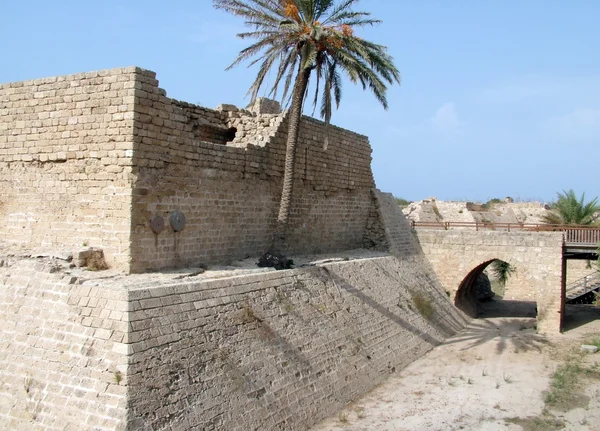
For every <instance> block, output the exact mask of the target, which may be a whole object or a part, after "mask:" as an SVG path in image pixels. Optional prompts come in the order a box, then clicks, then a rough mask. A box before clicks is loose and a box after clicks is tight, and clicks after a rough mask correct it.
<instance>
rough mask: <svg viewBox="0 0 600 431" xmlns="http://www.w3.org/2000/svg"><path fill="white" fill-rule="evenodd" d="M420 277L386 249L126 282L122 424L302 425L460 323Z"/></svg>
mask: <svg viewBox="0 0 600 431" xmlns="http://www.w3.org/2000/svg"><path fill="white" fill-rule="evenodd" d="M428 276H429V277H432V278H433V277H434V276H433V275H431V274H426V273H424V268H423V267H421V266H420V265H419V263H418V262H415V261H414V260H411V259H407V260H403V261H399V260H398V259H396V258H395V257H385V258H375V259H366V260H356V261H350V262H343V263H335V264H327V265H324V266H322V267H312V268H301V269H296V270H290V271H278V272H269V273H266V274H260V275H245V276H241V277H235V278H229V279H223V280H215V281H212V282H205V283H199V284H195V283H193V282H191V283H187V284H186V285H181V284H180V285H166V286H152V287H143V288H137V289H136V288H130V293H129V294H130V301H131V302H130V303H131V307H132V309H133V310H135V311H134V312H132V313H131V314H130V322H131V328H132V332H131V334H130V340H131V349H132V352H133V353H132V355H131V356H130V366H129V372H128V382H129V389H130V392H129V393H130V399H129V407H130V422H129V424H130V426H131V427H132V428H134V429H155V430H161V429H182V430H183V429H196V428H198V429H206V430H211V429H215V430H218V429H228V430H248V429H260V430H270V429H289V430H293V429H305V428H306V427H308V426H310V425H311V424H312V423H314V422H315V421H317V420H319V419H321V418H323V417H326V416H327V415H330V414H333V413H335V411H337V410H338V409H339V408H341V407H342V406H344V405H345V404H346V403H347V402H349V401H351V400H352V399H355V398H356V397H358V396H359V395H361V394H363V393H365V392H367V391H368V390H370V389H371V388H373V387H374V386H375V385H377V384H378V383H380V382H382V381H384V380H385V379H386V378H387V376H388V375H390V374H392V373H394V372H397V371H399V370H401V369H402V368H403V367H404V366H406V365H407V364H408V363H410V362H412V361H413V360H414V359H416V358H418V357H420V356H421V355H423V354H424V353H425V352H426V351H428V350H429V349H431V348H432V347H433V346H435V345H437V344H438V343H440V342H441V341H443V340H444V339H445V338H446V337H448V336H450V335H451V334H454V333H455V332H456V331H457V330H459V329H460V328H462V326H463V325H464V323H465V319H464V318H463V317H462V316H461V315H460V313H459V312H457V311H456V309H455V308H454V307H453V306H452V305H451V304H450V302H449V300H448V298H447V296H446V295H445V293H444V292H443V291H442V290H441V289H440V288H439V285H435V284H432V283H431V281H432V278H429V277H428ZM416 294H419V295H422V298H424V300H425V301H427V302H428V303H429V304H430V305H431V307H432V314H431V315H430V316H428V317H424V316H423V315H421V314H420V313H419V311H418V310H417V308H416V306H415V304H414V303H413V295H416ZM143 427H145V428H143Z"/></svg>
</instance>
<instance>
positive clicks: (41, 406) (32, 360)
mask: <svg viewBox="0 0 600 431" xmlns="http://www.w3.org/2000/svg"><path fill="white" fill-rule="evenodd" d="M54 271H56V267H55V266H53V265H52V264H50V263H43V262H40V261H35V260H23V261H20V262H17V263H15V264H12V265H10V266H6V264H5V266H3V267H0V308H1V309H2V312H1V313H0V328H2V330H1V331H0V381H1V384H0V429H7V430H23V431H25V430H27V431H31V430H45V431H46V430H56V431H62V430H106V431H108V430H123V429H125V424H126V412H127V411H126V407H127V387H126V386H125V384H126V381H125V380H126V371H127V343H128V336H129V335H128V331H129V329H128V325H129V324H128V321H127V316H128V314H127V312H128V303H127V292H126V291H125V290H123V289H112V288H106V287H98V286H94V285H90V284H85V283H84V284H80V280H79V279H78V278H77V277H75V276H72V275H68V274H65V273H62V272H54Z"/></svg>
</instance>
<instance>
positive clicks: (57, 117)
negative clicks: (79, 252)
mask: <svg viewBox="0 0 600 431" xmlns="http://www.w3.org/2000/svg"><path fill="white" fill-rule="evenodd" d="M135 70H136V69H135V68H125V69H113V70H109V71H102V72H89V73H82V74H77V75H69V76H60V77H53V78H45V79H36V80H32V81H25V82H16V83H11V84H3V85H0V237H1V238H2V239H3V240H5V241H10V242H14V243H17V244H22V245H24V246H27V247H29V248H39V247H42V248H44V247H57V246H59V247H67V248H68V247H81V245H82V244H84V243H85V244H89V245H93V246H100V247H103V248H104V249H105V251H106V256H107V258H108V259H109V263H111V264H116V265H127V262H128V260H129V255H128V249H129V233H130V211H131V204H130V201H131V183H130V176H131V171H132V169H131V162H132V150H133V142H132V137H133V107H134V103H135V100H134V85H135V83H134V76H135V73H136V72H135Z"/></svg>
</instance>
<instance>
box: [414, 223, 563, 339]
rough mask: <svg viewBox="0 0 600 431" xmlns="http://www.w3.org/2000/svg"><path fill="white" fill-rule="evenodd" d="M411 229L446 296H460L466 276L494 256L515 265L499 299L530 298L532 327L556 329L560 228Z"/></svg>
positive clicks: (559, 303)
mask: <svg viewBox="0 0 600 431" xmlns="http://www.w3.org/2000/svg"><path fill="white" fill-rule="evenodd" d="M416 233H417V237H418V239H419V242H420V244H421V247H422V248H423V252H424V253H425V255H426V256H427V258H428V260H429V261H430V262H431V264H432V266H433V268H434V270H435V273H436V274H437V275H438V277H439V278H440V280H441V282H442V284H443V286H444V288H445V289H446V290H447V291H448V292H449V294H450V295H451V297H452V298H455V297H457V294H458V297H459V299H460V298H462V296H461V295H463V294H465V292H457V291H458V289H459V287H460V286H461V283H462V282H463V281H464V280H465V279H466V278H467V277H471V276H475V275H477V274H476V273H478V272H480V271H482V270H483V269H484V268H485V267H486V266H487V264H488V263H490V262H491V261H493V260H495V259H500V260H503V261H505V262H508V263H509V264H511V265H513V266H514V267H515V268H516V272H515V273H514V274H513V275H512V276H511V277H510V279H509V282H508V283H507V285H506V294H505V297H504V299H512V300H523V301H536V302H537V307H538V329H539V330H540V331H545V332H558V331H559V330H560V327H561V318H562V317H561V316H562V315H561V309H562V305H563V304H562V294H561V283H562V279H561V277H562V275H561V274H562V233H560V232H557V233H554V232H547V233H546V232H531V233H525V232H511V233H508V232H496V231H479V232H477V231H469V230H448V231H443V230H426V229H419V230H417V231H416ZM474 270H476V271H474ZM466 293H467V294H468V292H466ZM465 311H467V310H465Z"/></svg>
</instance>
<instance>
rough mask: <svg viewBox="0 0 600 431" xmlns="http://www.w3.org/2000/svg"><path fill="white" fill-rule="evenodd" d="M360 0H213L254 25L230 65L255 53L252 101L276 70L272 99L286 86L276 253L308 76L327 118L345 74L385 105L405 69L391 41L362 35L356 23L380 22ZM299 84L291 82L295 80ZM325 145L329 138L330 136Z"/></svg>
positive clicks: (283, 229) (280, 243) (287, 206)
mask: <svg viewBox="0 0 600 431" xmlns="http://www.w3.org/2000/svg"><path fill="white" fill-rule="evenodd" d="M357 2H358V0H341V1H338V2H336V1H335V0H213V5H214V6H215V7H216V8H217V9H222V10H225V11H227V12H230V13H231V14H233V15H236V16H240V17H242V18H244V19H245V23H246V25H247V26H248V27H250V28H251V29H252V31H249V32H245V33H240V34H238V37H240V38H242V39H248V38H249V39H255V42H254V43H253V44H251V45H250V46H248V47H247V48H245V49H243V50H242V51H241V52H240V53H239V54H238V56H237V58H236V59H235V61H234V62H233V63H232V64H231V66H229V68H231V67H233V66H235V65H237V64H239V63H241V62H243V61H246V60H250V59H252V58H253V57H255V58H253V59H252V61H250V66H252V65H256V64H259V68H258V74H257V76H256V79H255V80H254V82H253V83H252V85H251V86H250V89H249V91H248V93H249V94H250V96H251V103H252V102H253V101H254V99H255V98H256V97H257V95H258V92H259V90H260V89H261V88H262V87H263V85H264V84H265V78H266V77H267V75H268V73H269V71H271V70H274V71H275V73H274V79H273V82H272V83H270V88H271V92H270V95H271V97H274V98H276V97H277V91H278V89H280V88H281V87H282V86H283V94H282V100H283V101H284V102H289V97H290V96H291V105H290V112H289V123H288V134H287V143H286V158H285V170H284V178H283V189H282V193H281V201H280V205H279V215H278V217H277V229H276V234H275V236H274V238H273V243H272V244H271V251H272V252H273V251H274V252H279V251H281V249H282V248H283V244H284V241H285V232H286V229H287V226H288V222H289V215H290V201H291V198H292V185H293V178H294V166H295V156H296V144H297V142H298V132H299V126H300V119H301V117H302V108H303V104H304V100H305V97H306V93H307V89H308V85H309V80H310V78H311V76H314V78H315V83H314V85H315V95H314V101H313V104H314V106H315V108H316V105H317V102H318V101H319V98H320V101H321V102H320V113H321V116H322V117H323V119H324V120H325V122H326V124H328V123H329V121H330V119H331V112H332V105H333V103H334V102H335V105H336V107H337V106H339V103H340V100H341V98H342V80H341V74H344V75H346V76H347V77H348V78H350V81H352V82H353V83H358V84H360V85H362V87H363V88H364V89H366V88H368V89H369V90H371V92H372V93H373V94H374V95H375V97H376V98H377V100H378V101H379V102H381V104H382V105H383V107H384V108H387V100H386V90H387V85H386V83H387V84H393V83H394V82H397V83H399V82H400V73H399V71H398V70H397V69H396V67H395V66H394V63H393V59H392V57H391V56H390V55H389V54H388V53H387V49H386V47H385V46H382V45H377V44H375V43H372V42H369V41H367V40H364V39H361V38H359V37H358V36H356V35H355V34H354V31H355V29H357V28H360V27H364V26H367V25H373V24H377V23H379V22H380V21H379V20H376V19H372V18H370V14H369V13H367V12H358V11H354V10H352V6H353V5H354V4H355V3H357ZM292 83H293V85H292ZM290 89H291V94H290ZM325 146H326V142H325Z"/></svg>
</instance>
